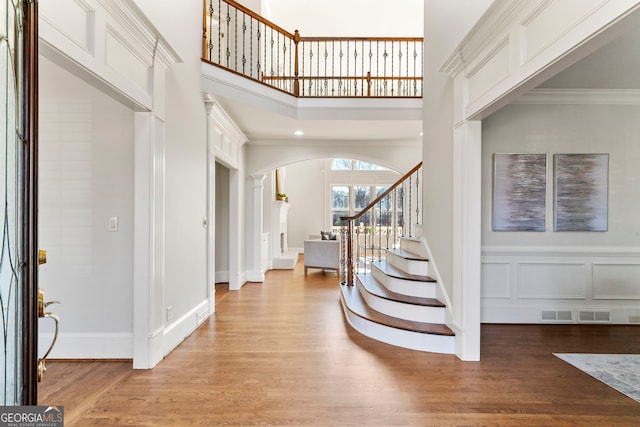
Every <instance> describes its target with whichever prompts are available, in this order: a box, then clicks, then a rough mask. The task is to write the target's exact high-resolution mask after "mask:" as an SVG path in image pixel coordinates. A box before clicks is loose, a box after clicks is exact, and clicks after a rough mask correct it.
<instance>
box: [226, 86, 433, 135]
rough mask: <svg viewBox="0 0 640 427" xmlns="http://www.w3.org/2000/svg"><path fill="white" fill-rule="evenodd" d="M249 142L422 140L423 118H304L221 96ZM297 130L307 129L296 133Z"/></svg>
mask: <svg viewBox="0 0 640 427" xmlns="http://www.w3.org/2000/svg"><path fill="white" fill-rule="evenodd" d="M217 99H218V100H219V102H220V104H222V106H223V108H224V109H225V111H226V112H227V114H229V116H231V118H232V119H233V121H234V122H235V123H236V125H238V127H239V128H240V129H241V130H242V131H243V132H244V134H245V135H246V136H247V138H249V141H259V140H269V141H271V140H277V141H281V142H284V141H287V140H291V141H299V140H301V139H302V140H313V141H349V142H351V143H354V142H357V141H362V142H363V143H367V142H370V141H415V142H416V143H418V142H419V141H420V140H421V137H420V132H421V131H422V120H300V119H294V118H291V117H288V116H284V115H281V114H278V113H275V112H273V111H270V110H267V109H263V108H259V107H254V106H252V105H248V104H246V103H242V102H240V101H237V100H233V99H229V98H225V97H217ZM296 130H301V131H303V132H304V135H302V136H296V135H294V132H295V131H296Z"/></svg>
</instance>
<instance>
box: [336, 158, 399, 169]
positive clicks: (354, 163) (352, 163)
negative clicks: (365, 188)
mask: <svg viewBox="0 0 640 427" xmlns="http://www.w3.org/2000/svg"><path fill="white" fill-rule="evenodd" d="M331 170H334V171H348V170H356V171H387V170H389V169H387V168H385V167H384V166H380V165H376V164H375V163H369V162H361V161H359V160H349V159H333V163H332V164H331Z"/></svg>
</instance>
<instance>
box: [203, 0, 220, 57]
mask: <svg viewBox="0 0 640 427" xmlns="http://www.w3.org/2000/svg"><path fill="white" fill-rule="evenodd" d="M213 12H214V8H213V1H209V28H207V29H206V30H205V31H206V32H207V38H208V39H209V43H208V45H207V47H208V48H209V57H208V59H209V61H213V34H212V30H213V28H211V27H212V26H213ZM218 31H220V26H219V25H218Z"/></svg>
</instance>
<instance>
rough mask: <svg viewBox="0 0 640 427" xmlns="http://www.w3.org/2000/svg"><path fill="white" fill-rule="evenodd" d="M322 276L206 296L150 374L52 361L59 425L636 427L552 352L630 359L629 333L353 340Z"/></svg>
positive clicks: (493, 332)
mask: <svg viewBox="0 0 640 427" xmlns="http://www.w3.org/2000/svg"><path fill="white" fill-rule="evenodd" d="M338 286H339V285H338V283H337V279H336V276H335V274H333V273H327V274H326V275H325V274H323V273H322V272H321V271H318V270H310V271H309V275H308V276H307V277H305V276H304V269H303V268H302V266H301V263H298V268H297V269H296V270H294V271H291V270H281V271H271V272H269V273H267V280H266V281H265V282H264V283H263V284H247V285H245V286H244V287H243V288H242V290H240V291H238V292H228V291H227V290H226V289H218V291H217V293H216V314H215V315H214V316H213V317H212V318H211V319H210V320H209V321H208V322H206V323H205V324H204V325H203V326H202V327H201V328H200V329H198V330H197V331H196V332H195V333H194V334H193V335H192V336H191V337H189V338H188V339H187V340H186V341H185V342H184V343H183V344H182V345H180V346H179V347H178V348H177V349H176V350H175V351H174V352H172V353H171V354H170V355H169V356H168V357H166V358H165V360H164V361H162V362H161V363H160V364H159V365H158V366H157V367H156V368H154V369H153V370H147V371H134V370H132V369H131V362H130V361H126V362H65V361H58V362H56V361H51V362H49V363H48V364H47V367H48V370H47V372H46V376H45V378H44V381H43V382H42V383H40V388H39V402H40V404H42V405H64V407H65V421H66V422H65V426H67V427H69V426H81V427H85V426H94V425H99V426H124V425H129V426H130V425H136V426H204V425H206V426H212V425H238V426H246V425H287V426H454V425H456V426H457V425H463V426H476V425H477V426H590V427H593V426H639V425H640V404H639V403H637V402H635V401H634V400H632V399H630V398H628V397H626V396H624V395H622V394H620V393H618V392H617V391H615V390H613V389H611V388H609V387H608V386H606V385H604V384H602V383H600V382H599V381H597V380H595V379H593V378H591V377H589V376H588V375H586V374H584V373H582V372H581V371H579V370H578V369H576V368H574V367H572V366H571V365H569V364H567V363H565V362H563V361H561V360H560V359H558V358H556V357H555V356H553V355H552V353H553V352H566V353H569V352H585V353H591V352H592V353H640V327H635V326H612V327H606V326H514V325H484V326H483V327H482V361H481V362H477V363H476V362H461V361H460V360H458V359H457V358H456V357H455V356H448V355H436V354H426V353H421V352H417V351H412V350H405V349H400V348H397V347H393V346H390V345H387V344H383V343H380V342H377V341H373V340H371V339H369V338H367V337H364V336H362V335H360V334H359V333H357V332H355V331H353V330H352V329H351V328H350V327H349V326H348V324H346V322H345V320H344V317H343V315H342V311H341V308H340V303H339V293H338Z"/></svg>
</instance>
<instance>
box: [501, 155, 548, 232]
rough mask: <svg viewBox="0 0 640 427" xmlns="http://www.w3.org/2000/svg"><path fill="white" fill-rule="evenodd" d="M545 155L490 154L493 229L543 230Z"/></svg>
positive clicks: (545, 177) (545, 175)
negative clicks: (491, 163) (491, 158)
mask: <svg viewBox="0 0 640 427" xmlns="http://www.w3.org/2000/svg"><path fill="white" fill-rule="evenodd" d="M546 199H547V155H546V154H507V153H495V154H494V155H493V215H492V229H493V230H494V231H544V230H545V219H546V218H545V212H546Z"/></svg>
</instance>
